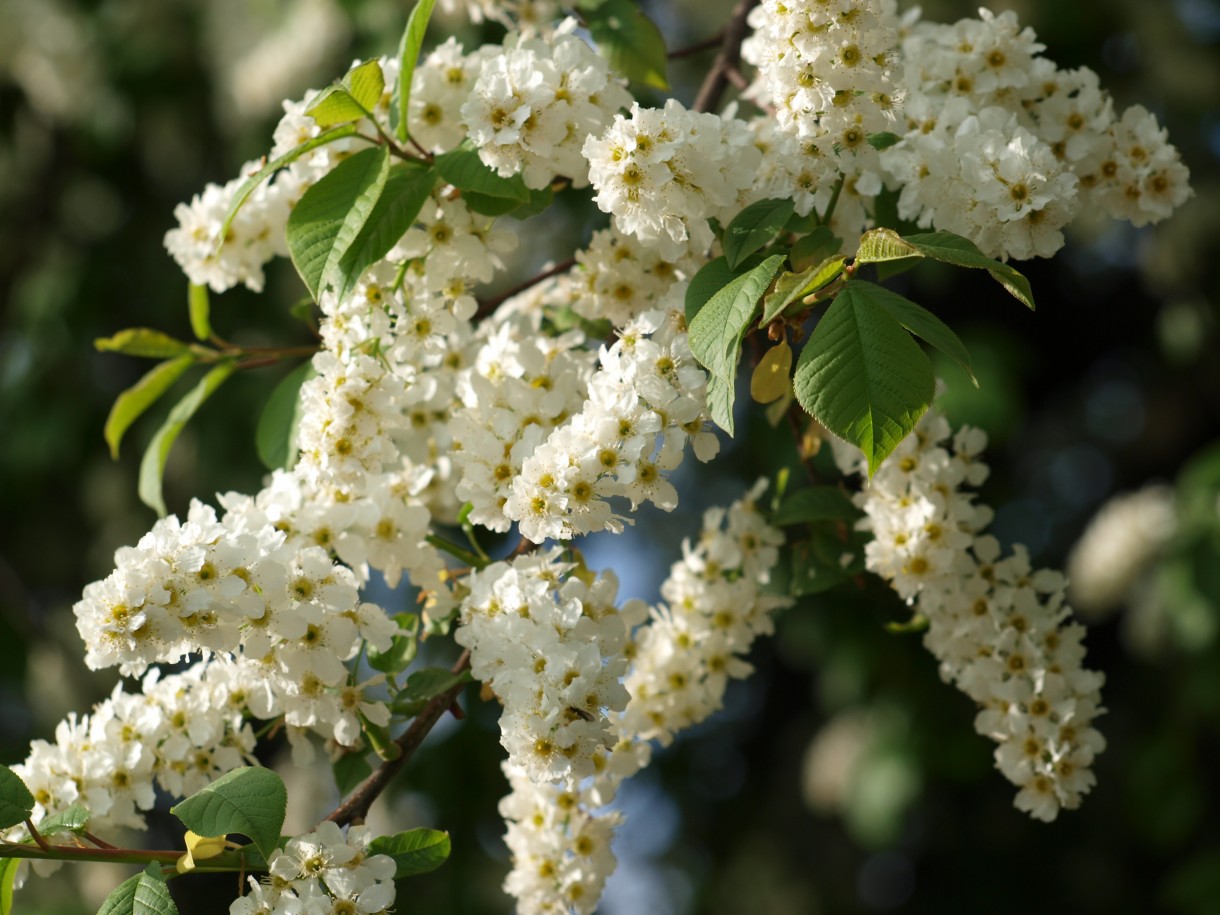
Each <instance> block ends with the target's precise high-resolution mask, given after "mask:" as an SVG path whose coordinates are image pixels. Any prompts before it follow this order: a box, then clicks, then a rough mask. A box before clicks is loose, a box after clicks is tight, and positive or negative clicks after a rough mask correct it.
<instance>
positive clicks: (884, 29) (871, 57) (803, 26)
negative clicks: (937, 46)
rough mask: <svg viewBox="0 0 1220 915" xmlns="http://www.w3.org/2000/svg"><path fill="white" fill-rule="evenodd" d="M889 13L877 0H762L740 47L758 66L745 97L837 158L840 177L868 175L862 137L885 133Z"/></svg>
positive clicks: (893, 33) (891, 79) (872, 153)
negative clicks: (864, 172) (771, 109)
mask: <svg viewBox="0 0 1220 915" xmlns="http://www.w3.org/2000/svg"><path fill="white" fill-rule="evenodd" d="M894 12H895V11H894V4H893V3H892V2H889V3H887V2H882V0H831V2H826V0H795V2H792V0H782V2H781V0H764V2H763V3H761V4H759V5H758V6H756V7H755V8H754V9H753V10H752V11H751V13H750V16H749V20H748V22H749V24H750V26H751V27H752V28H753V29H754V33H753V34H752V35H751V36H750V37H749V38H747V39H746V40H745V41H744V42H743V43H742V46H741V56H742V59H743V60H745V61H746V62H747V63H751V64H753V65H754V66H755V67H757V68H758V75H757V79H756V82H755V83H754V85H753V86H751V88H750V91H749V92H748V93H747V97H749V98H754V99H757V100H759V101H761V102H763V103H764V104H770V105H772V106H774V108H775V117H776V121H777V122H778V124H779V126H780V128H781V129H783V130H784V131H786V132H788V133H790V134H792V135H794V136H796V137H798V138H801V139H810V140H814V141H816V145H817V147H818V149H819V150H820V152H821V153H822V154H823V155H830V156H835V155H837V156H838V157H839V160H840V168H841V169H842V171H844V172H845V173H852V174H855V173H859V172H860V171H862V170H863V169H866V168H872V169H874V170H875V169H876V166H877V155H876V150H874V149H873V148H872V147H871V146H870V145H869V142H868V138H869V135H870V134H875V133H881V132H883V131H886V130H889V129H891V127H892V126H893V124H894V121H895V114H896V106H897V103H898V96H899V89H898V86H897V73H896V72H895V71H896V69H897V66H896V65H897V62H898V54H897V51H898V32H897V23H896V21H895V15H894ZM879 189H880V188H879V187H878V190H879ZM873 193H876V191H873Z"/></svg>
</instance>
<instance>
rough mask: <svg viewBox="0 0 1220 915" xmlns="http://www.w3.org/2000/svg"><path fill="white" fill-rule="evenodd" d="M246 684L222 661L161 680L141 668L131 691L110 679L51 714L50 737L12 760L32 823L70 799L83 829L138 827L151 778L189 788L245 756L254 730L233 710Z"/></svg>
mask: <svg viewBox="0 0 1220 915" xmlns="http://www.w3.org/2000/svg"><path fill="white" fill-rule="evenodd" d="M256 683H257V680H256V679H255V678H251V677H244V676H242V675H241V673H239V672H238V671H237V669H236V668H235V667H233V666H232V665H228V664H196V665H195V666H193V667H191V668H189V669H188V670H186V671H185V672H183V673H180V674H173V675H171V676H168V677H164V678H162V677H160V675H159V671H155V670H154V671H150V672H149V673H148V675H147V676H146V677H145V678H144V682H143V688H142V690H141V692H139V693H128V692H125V691H124V690H123V688H122V685H121V684H120V685H118V686H116V687H115V688H114V692H113V693H111V695H110V697H109V698H108V699H106V700H104V701H102V702H99V703H98V704H97V705H95V706H94V708H93V713H92V714H91V715H83V716H81V717H80V718H77V717H76V716H75V715H71V716H69V717H68V718H67V719H66V720H64V721H62V722H60V724H59V725H58V726H57V727H56V728H55V742H54V743H48V742H47V741H45V740H35V741H34V742H33V743H31V744H30V754H29V756H27V757H26V759H25V761H24V762H22V763H19V764H17V765H16V766H14V767H13V771H14V772H16V773H17V775H18V776H19V777H20V778H21V780H22V781H23V782H25V784H26V786H27V787H28V788H29V789H30V793H31V794H33V795H34V802H35V807H34V813H33V816H32V817H31V819H32V821H33V822H34V824H35V825H37V824H39V823H41V822H42V821H43V820H44V819H46V818H47V817H48V816H51V815H53V814H56V813H61V812H62V811H64V810H66V809H67V808H69V807H71V806H72V805H73V804H80V805H82V806H83V807H85V808H86V809H87V810H88V811H89V813H90V824H91V827H90V828H92V829H96V830H99V831H105V830H107V829H110V828H116V827H127V828H129V829H144V828H145V823H144V817H143V815H142V814H141V813H140V812H139V811H144V810H150V809H151V808H152V806H153V802H154V800H155V788H156V787H157V786H159V787H160V788H161V789H162V790H164V791H167V792H169V793H171V794H174V795H176V796H182V795H186V794H193V793H194V792H196V791H198V790H199V789H200V788H203V787H204V786H205V785H207V784H208V783H209V782H211V781H213V780H214V779H215V778H217V777H218V776H220V775H221V774H223V773H225V772H227V771H229V770H230V769H233V768H236V767H237V766H241V765H247V764H253V763H254V758H253V755H252V754H253V753H254V732H253V731H252V729H251V728H250V725H249V724H246V723H244V722H243V721H242V710H243V708H244V707H245V706H246V704H247V702H248V701H250V697H251V691H252V690H255V689H257V686H256ZM16 830H17V831H21V830H22V827H16ZM13 840H14V841H17V839H16V838H14V839H13Z"/></svg>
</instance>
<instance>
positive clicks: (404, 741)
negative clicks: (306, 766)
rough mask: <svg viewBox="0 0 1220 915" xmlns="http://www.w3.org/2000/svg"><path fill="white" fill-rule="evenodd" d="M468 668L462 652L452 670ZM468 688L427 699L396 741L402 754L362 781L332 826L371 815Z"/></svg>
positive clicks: (466, 653)
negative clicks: (394, 780) (401, 771)
mask: <svg viewBox="0 0 1220 915" xmlns="http://www.w3.org/2000/svg"><path fill="white" fill-rule="evenodd" d="M468 667H470V652H469V651H463V652H462V656H461V657H460V658H458V659H457V663H456V664H454V665H453V667H452V668H451V670H452V672H453V673H455V674H460V673H461V672H462V671H464V670H466V669H467V668H468ZM465 685H466V684H465V683H459V684H457V685H456V686H452V687H450V688H449V689H447V690H446V691H445V692H443V693H441V694H440V695H439V696H433V697H432V699H430V700H428V704H427V705H425V706H424V710H423V711H422V712H420V713H419V714H418V715H416V716H415V718H414V720H413V721H412V722H411V725H410V727H408V728H407V730H406V731H405V732H404V733H403V735H402V736H401V737H399V738H398V739H397V740H396V741H394V743H395V744H397V745H398V749H399V750H400V751H401V752H400V753H399V754H398V756H397V757H395V758H394V759H387V760H386V761H385V762H383V763H382V764H381V765H380V766H378V767H377V769H376V770H375V771H374V772H373V774H372V775H370V776H369V777H368V778H366V779H365V780H364V781H362V782H361V783H360V784H359V785H358V786H357V787H356V790H355V791H353V792H352V793H351V794H350V795H348V797H347V799H346V800H344V801H343V803H341V804H340V805H339V806H338V807H336V808H335V809H334V810H332V811H331V812H330V813H329V814H328V815H327V817H326V819H328V820H330V821H331V822H332V823H338V824H339V825H340V826H346V825H347V824H348V823H353V822H358V821H363V820H364V818H365V817H366V816H368V812H369V808H370V807H372V806H373V802H374V801H375V800H377V798H378V797H380V796H381V793H382V792H383V791H385V789H386V788H387V787H388V786H389V784H390V782H391V781H392V780H393V779H394V776H395V775H397V774H398V773H399V771H400V770H401V769H402V767H403V766H405V765H406V764H407V761H408V760H409V759H410V758H411V756H412V755H413V754H414V753H415V751H416V750H418V749H419V746H420V744H422V743H423V742H424V738H425V737H427V736H428V734H429V733H430V732H431V730H432V729H433V728H434V727H436V723H437V722H438V721H440V720H441V718H442V717H443V716H444V714H445V712H447V711H448V710H449V708H450V707H451V706H452V705H454V703H455V702H456V701H457V697H458V694H459V693H460V692H461V691H462V688H463V687H465Z"/></svg>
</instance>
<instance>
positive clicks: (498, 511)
mask: <svg viewBox="0 0 1220 915" xmlns="http://www.w3.org/2000/svg"><path fill="white" fill-rule="evenodd" d="M482 335H483V337H484V339H485V342H484V343H483V345H482V346H481V347H480V348H479V350H478V353H477V355H476V356H475V359H474V364H473V365H472V366H470V367H469V368H468V369H466V370H464V371H463V372H462V374H461V376H460V381H459V385H460V387H459V390H460V395H461V399H462V404H463V407H462V409H460V410H458V412H457V413H456V415H455V416H454V418H453V421H452V423H451V430H452V433H453V439H454V451H453V459H454V462H455V464H456V465H457V467H458V469H459V471H460V474H461V478H460V479H459V481H458V484H457V490H456V492H457V496H458V498H460V499H462V500H463V501H464V502H469V503H470V504H471V506H472V508H471V512H470V520H471V521H472V522H474V523H475V524H481V525H483V526H484V527H486V528H488V529H490V530H493V531H507V530H508V529H509V528H510V527H511V526H512V522H511V520H510V519H509V517H508V515H506V514H505V505H506V504H507V503H508V500H509V498H510V497H511V496H512V491H513V481H514V480H515V479H516V478H517V477H518V476H519V475H520V474H521V467H522V464H523V463H524V462H525V460H526V459H527V458H528V457H529V456H530V455H531V454H533V453H534V451H535V450H536V449H537V448H538V446H539V445H541V444H542V442H544V441H545V440H546V438H547V437H548V436H549V435H550V434H551V433H552V432H553V431H554V429H555V428H556V427H557V426H560V425H562V424H563V423H565V422H567V421H568V420H569V419H570V418H571V417H572V416H573V414H576V413H579V412H580V410H581V408H582V407H583V406H584V403H585V397H586V395H587V393H588V385H589V378H590V376H591V375H592V374H593V363H594V361H595V358H596V357H595V356H594V354H593V353H591V352H589V351H588V350H585V349H581V348H580V345H581V344H582V343H583V342H584V336H583V335H582V334H581V333H580V332H579V331H571V332H568V333H565V334H560V335H559V336H557V337H550V336H547V335H545V334H543V333H541V327H540V316H539V315H537V314H534V315H528V314H521V313H512V314H508V315H505V316H503V317H498V320H496V321H493V322H488V323H487V324H485V325H484V329H483V331H482Z"/></svg>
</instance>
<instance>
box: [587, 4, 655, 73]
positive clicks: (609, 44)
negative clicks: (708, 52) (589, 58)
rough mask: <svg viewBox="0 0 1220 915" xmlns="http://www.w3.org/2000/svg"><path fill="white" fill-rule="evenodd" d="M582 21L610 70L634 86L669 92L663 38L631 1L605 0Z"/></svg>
mask: <svg viewBox="0 0 1220 915" xmlns="http://www.w3.org/2000/svg"><path fill="white" fill-rule="evenodd" d="M585 21H586V23H587V25H588V28H589V34H590V35H592V36H593V41H594V43H595V44H596V45H597V47H598V50H599V51H601V52H602V54H603V55H604V56H605V58H606V60H607V61H609V62H610V69H612V70H613V71H614V72H615V73H618V74H620V75H622V76H625V77H627V79H629V80H631V81H632V82H634V83H642V84H643V85H645V86H652V87H653V88H654V89H661V90H667V89H669V80H668V79H666V76H665V70H666V67H667V65H668V63H669V52H668V50H667V49H666V47H665V37H664V36H663V35H662V34H661V31H660V29H658V28H657V27H656V25H655V24H654V23H653V22H652V20H651V19H649V18H648V17H647V16H645V15H644V14H643V13H642V12H641V11H640V9H639V7H637V6H636V5H635V4H634V3H632V2H631V0H606V2H604V3H601V4H599V5H598V6H597V8H596V9H594V10H591V11H590V12H589V13H588V15H587V16H586V17H585Z"/></svg>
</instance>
